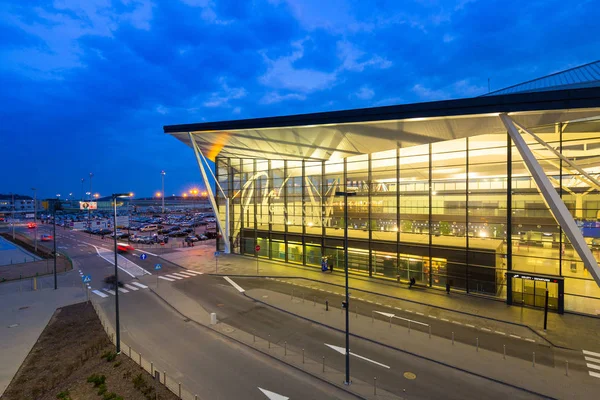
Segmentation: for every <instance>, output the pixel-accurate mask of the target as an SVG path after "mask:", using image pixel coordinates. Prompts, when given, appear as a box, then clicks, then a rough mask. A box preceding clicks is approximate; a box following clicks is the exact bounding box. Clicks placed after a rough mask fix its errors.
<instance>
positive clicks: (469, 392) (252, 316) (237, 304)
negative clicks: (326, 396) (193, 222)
mask: <svg viewBox="0 0 600 400" xmlns="http://www.w3.org/2000/svg"><path fill="white" fill-rule="evenodd" d="M250 280H252V278H249V279H241V278H236V282H238V283H239V284H240V285H242V287H243V285H248V283H249V281H250ZM173 286H174V287H175V288H176V289H179V290H181V291H182V292H184V293H186V295H187V296H189V297H191V298H193V299H195V300H196V301H197V302H198V303H199V304H201V305H202V306H204V307H205V308H206V309H217V308H218V309H219V315H220V320H221V321H222V322H225V323H227V324H229V325H231V326H233V327H235V328H237V329H241V330H244V331H247V332H253V333H255V334H257V335H258V336H260V337H262V338H264V339H267V338H270V340H271V341H272V342H273V343H278V344H279V345H283V342H284V341H286V342H287V345H288V347H289V348H293V349H295V350H296V351H298V350H300V349H305V352H306V355H307V357H309V358H312V359H314V360H320V359H321V357H322V356H323V355H326V358H327V365H328V366H330V367H332V368H335V369H337V370H340V371H343V370H344V356H343V355H342V354H339V353H336V352H335V351H333V350H331V349H330V348H328V347H327V346H325V344H326V343H327V344H332V345H335V346H340V347H343V346H344V336H343V334H342V333H340V332H337V331H334V330H332V329H328V328H325V327H323V326H320V325H317V324H313V323H311V322H308V321H305V320H302V319H299V318H296V317H293V316H291V315H289V314H286V313H283V312H280V311H277V310H275V309H272V308H270V307H266V306H263V305H261V304H259V303H256V302H254V301H252V300H251V299H249V298H247V297H245V296H243V295H241V294H240V293H239V292H238V291H237V290H236V289H234V288H233V287H231V286H230V285H229V284H228V283H227V282H226V281H225V280H224V279H223V278H220V277H211V276H206V275H205V276H201V277H197V278H194V279H188V280H183V281H179V282H176V283H174V284H173ZM352 352H353V353H356V354H359V355H361V356H363V357H367V358H369V359H371V360H375V361H377V362H379V363H382V364H385V365H387V366H390V367H391V368H389V369H386V368H383V367H381V366H379V365H376V364H373V363H371V362H368V361H363V360H354V361H353V362H352V365H353V367H352V376H353V377H355V378H357V379H361V380H364V381H367V382H369V381H372V379H373V376H377V382H378V383H377V385H378V387H381V388H382V389H385V390H387V391H389V392H392V393H396V394H400V395H404V394H406V396H410V398H422V399H432V398H436V399H441V398H444V399H465V398H490V399H506V398H511V399H530V398H536V397H535V396H533V395H531V394H529V393H527V392H524V391H521V390H518V389H514V388H512V387H509V386H505V385H502V384H499V383H496V382H493V381H490V380H487V379H484V378H480V377H477V376H474V375H471V374H468V373H465V372H461V371H458V370H455V369H453V368H449V367H445V366H442V365H439V364H436V363H433V362H430V361H427V360H423V359H421V358H418V357H415V356H412V355H409V354H406V353H403V352H399V351H393V350H390V349H389V348H386V347H384V346H381V345H378V344H375V343H371V342H367V341H364V340H358V339H353V340H352ZM407 371H408V372H413V373H415V374H416V375H417V376H418V377H419V378H418V379H415V380H408V379H406V378H405V377H404V372H407Z"/></svg>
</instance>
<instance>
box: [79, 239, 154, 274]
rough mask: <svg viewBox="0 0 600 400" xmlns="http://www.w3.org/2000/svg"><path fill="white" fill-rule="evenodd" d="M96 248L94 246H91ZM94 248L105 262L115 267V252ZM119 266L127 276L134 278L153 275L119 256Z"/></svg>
mask: <svg viewBox="0 0 600 400" xmlns="http://www.w3.org/2000/svg"><path fill="white" fill-rule="evenodd" d="M91 246H94V245H91ZM94 248H95V249H96V253H98V255H99V256H100V257H102V258H103V259H104V260H106V261H108V262H109V263H110V264H112V265H115V258H114V252H113V251H111V250H108V249H105V248H103V247H97V246H94ZM118 263H119V264H118V266H119V268H120V269H121V270H122V271H124V272H125V273H126V274H127V275H129V276H131V277H132V278H135V277H136V276H142V275H146V274H147V275H152V274H151V273H150V272H148V271H146V270H145V269H144V268H142V267H140V266H139V265H137V264H135V263H133V262H131V261H129V260H128V259H126V258H125V257H123V256H121V255H119V256H118Z"/></svg>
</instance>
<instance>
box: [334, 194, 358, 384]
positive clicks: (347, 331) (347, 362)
mask: <svg viewBox="0 0 600 400" xmlns="http://www.w3.org/2000/svg"><path fill="white" fill-rule="evenodd" d="M344 188H345V189H346V191H344V192H335V195H336V196H343V197H344V224H345V227H344V275H345V278H346V301H345V303H346V304H345V307H346V380H345V381H344V384H346V385H349V384H350V303H349V299H350V294H349V293H348V196H355V195H356V193H355V192H352V193H348V188H347V183H346V184H344Z"/></svg>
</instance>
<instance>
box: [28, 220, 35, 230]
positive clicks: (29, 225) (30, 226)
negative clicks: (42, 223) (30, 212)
mask: <svg viewBox="0 0 600 400" xmlns="http://www.w3.org/2000/svg"><path fill="white" fill-rule="evenodd" d="M27 227H28V228H29V229H34V228H36V227H37V224H36V223H35V222H29V223H28V224H27Z"/></svg>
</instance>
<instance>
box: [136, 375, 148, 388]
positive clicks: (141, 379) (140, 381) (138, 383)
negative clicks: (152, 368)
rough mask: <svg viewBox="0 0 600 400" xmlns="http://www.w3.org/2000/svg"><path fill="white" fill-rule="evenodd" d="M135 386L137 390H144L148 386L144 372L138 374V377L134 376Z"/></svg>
mask: <svg viewBox="0 0 600 400" xmlns="http://www.w3.org/2000/svg"><path fill="white" fill-rule="evenodd" d="M133 387H135V388H136V389H137V390H143V389H144V388H145V387H146V380H145V379H144V377H143V376H142V374H137V375H136V377H135V378H133Z"/></svg>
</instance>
